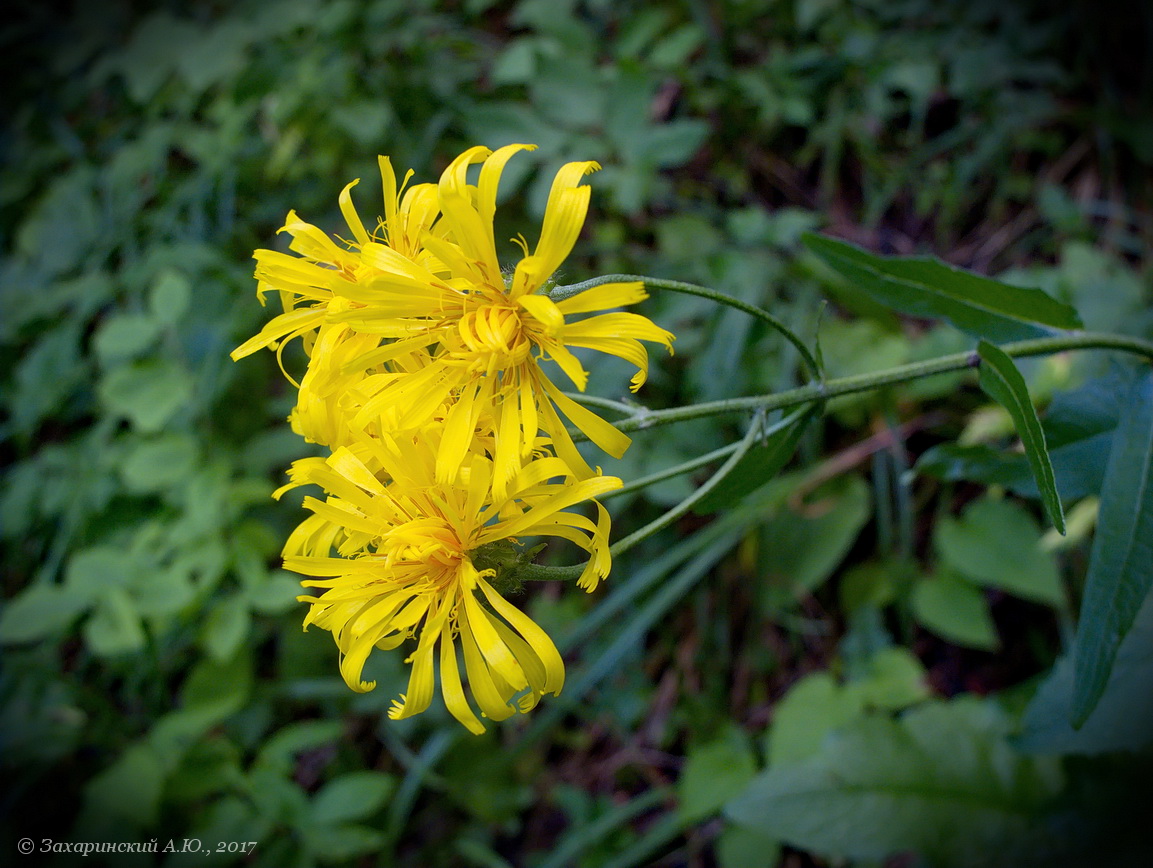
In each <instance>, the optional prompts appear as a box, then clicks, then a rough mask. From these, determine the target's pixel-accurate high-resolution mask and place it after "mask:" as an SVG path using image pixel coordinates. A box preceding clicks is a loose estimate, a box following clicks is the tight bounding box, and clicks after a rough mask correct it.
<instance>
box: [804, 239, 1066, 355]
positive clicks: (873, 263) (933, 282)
mask: <svg viewBox="0 0 1153 868" xmlns="http://www.w3.org/2000/svg"><path fill="white" fill-rule="evenodd" d="M802 240H803V241H804V242H805V245H806V246H807V247H808V248H809V249H810V250H812V251H813V253H815V254H816V255H817V256H818V257H820V259H821V261H823V262H824V263H825V264H826V265H828V266H829V267H831V268H832V269H834V270H835V271H837V272H838V273H839V274H841V275H842V276H844V277H845V278H846V279H848V280H850V281H852V283H853V285H854V286H855V287H857V288H859V289H861V290H863V291H864V292H866V293H867V294H868V295H869V296H871V297H872V298H874V299H876V300H877V301H879V302H881V303H882V304H884V305H886V306H888V307H890V308H893V309H894V310H898V311H900V312H901V313H906V314H911V315H912V316H922V317H930V318H933V319H944V320H947V321H948V322H950V323H952V324H953V325H954V326H956V327H957V328H959V329H961V330H962V331H965V332H968V333H969V334H971V335H975V336H976V337H979V338H986V339H988V340H991V341H1013V340H1023V339H1027V338H1037V337H1045V336H1048V335H1051V334H1052V333H1053V332H1054V331H1058V330H1062V329H1075V328H1080V327H1081V320H1080V318H1079V317H1078V316H1077V312H1076V311H1075V310H1074V309H1073V308H1071V307H1070V306H1069V305H1067V304H1062V303H1061V302H1059V301H1056V300H1055V299H1053V298H1051V297H1050V296H1048V295H1046V294H1045V293H1044V292H1042V291H1041V290H1039V289H1026V288H1023V287H1019V286H1012V285H1010V284H1007V283H1002V282H1001V281H999V280H993V279H992V278H989V277H983V276H981V275H978V274H973V273H972V272H969V271H963V270H961V269H959V268H954V267H952V266H950V265H946V264H945V263H943V262H940V261H939V260H936V259H931V258H928V257H887V258H882V257H880V256H874V255H872V254H871V253H868V252H866V251H864V250H862V249H861V248H859V247H855V246H854V245H852V244H846V243H845V242H843V241H836V240H834V239H832V238H826V237H824V236H820V235H812V234H806V235H805V236H803V239H802Z"/></svg>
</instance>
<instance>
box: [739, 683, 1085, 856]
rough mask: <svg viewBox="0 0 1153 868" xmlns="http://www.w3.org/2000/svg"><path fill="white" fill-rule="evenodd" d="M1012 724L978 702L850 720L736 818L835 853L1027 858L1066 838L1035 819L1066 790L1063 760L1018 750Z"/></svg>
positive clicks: (747, 798)
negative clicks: (1011, 743) (1060, 763)
mask: <svg viewBox="0 0 1153 868" xmlns="http://www.w3.org/2000/svg"><path fill="white" fill-rule="evenodd" d="M1007 728H1008V726H1007V722H1006V721H1005V720H1004V718H1003V716H1002V715H1000V714H999V713H998V712H997V710H996V708H995V707H994V706H992V705H991V704H988V703H983V702H981V701H979V700H975V699H972V698H962V699H958V700H953V701H951V702H931V703H926V704H924V705H920V706H918V707H916V708H914V709H912V710H910V711H908V712H906V713H905V714H904V715H902V717H901V718H900V719H899V720H891V719H889V718H888V717H883V716H876V717H873V716H870V717H864V718H859V719H857V720H854V721H851V722H850V723H848V724H847V725H846V726H844V727H843V728H841V729H840V730H838V731H836V732H835V733H833V734H832V735H830V736H829V737H828V738H827V739H826V740H825V741H823V742H822V744H821V749H820V753H819V754H817V755H816V756H813V757H810V758H809V759H807V760H805V761H803V762H800V763H789V764H781V765H770V766H769V768H768V770H767V771H766V772H764V773H763V774H761V775H759V776H758V777H757V778H756V779H755V780H754V781H753V783H752V784H751V785H750V786H749V788H748V789H747V790H746V791H745V792H744V793H742V794H741V795H740V796H739V797H738V798H736V799H734V800H733V801H732V802H730V803H729V804H728V806H727V807H726V814H727V815H728V816H729V817H730V818H731V819H732V820H733V821H734V822H736V823H739V824H740V825H743V826H749V827H751V828H756V829H759V830H760V831H761V833H762V834H764V835H771V836H773V837H776V838H779V839H780V840H782V841H784V842H785V843H786V844H789V845H791V846H793V847H799V848H803V849H806V850H811V851H814V853H816V854H817V855H820V856H824V857H826V858H833V859H846V858H847V859H869V860H872V859H877V860H879V859H885V858H887V857H889V856H891V855H893V854H896V853H903V852H910V851H911V852H914V853H916V854H918V855H920V856H921V857H922V858H923V859H924V860H925V861H926V862H928V863H929V864H932V865H934V866H938V868H948V866H958V868H961V866H965V868H972V866H976V865H982V864H990V863H989V862H988V860H989V859H990V858H991V855H992V854H996V856H997V858H998V860H1000V861H996V862H995V864H1004V865H1012V864H1019V860H1020V859H1021V858H1022V857H1025V856H1038V855H1041V854H1045V853H1047V852H1048V850H1050V849H1052V850H1053V852H1054V855H1056V854H1059V853H1060V852H1061V849H1060V848H1061V847H1062V846H1063V845H1064V844H1065V843H1066V842H1063V841H1061V840H1060V837H1059V835H1056V834H1053V830H1051V829H1048V828H1046V827H1045V826H1043V825H1042V824H1041V823H1038V822H1036V821H1035V819H1034V818H1035V817H1037V816H1038V815H1039V814H1040V812H1041V811H1042V810H1043V809H1044V807H1045V806H1046V804H1047V803H1048V802H1049V801H1050V799H1051V798H1052V797H1053V796H1054V795H1055V793H1056V791H1057V789H1058V788H1059V786H1060V776H1059V766H1057V764H1056V762H1055V761H1053V760H1048V759H1045V758H1039V757H1025V756H1021V755H1019V754H1017V753H1015V752H1014V751H1013V750H1012V749H1011V748H1010V746H1009V744H1008V742H1007V739H1006V730H1007Z"/></svg>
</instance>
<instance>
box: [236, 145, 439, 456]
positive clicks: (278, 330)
mask: <svg viewBox="0 0 1153 868" xmlns="http://www.w3.org/2000/svg"><path fill="white" fill-rule="evenodd" d="M379 165H380V173H381V178H382V182H383V183H382V186H383V192H384V212H385V214H384V217H382V218H380V219H379V221H378V223H377V225H376V227H375V229H374V231H373V232H372V234H371V235H370V234H369V233H368V231H367V230H366V229H365V227H364V223H363V221H362V220H361V219H360V216H359V215H358V214H357V212H356V209H355V208H354V207H353V205H352V196H351V190H352V188H353V187H355V186H356V185H357V184H358V183H359V179H358V180H355V181H353V182H351V183H350V184H348V185H347V186H346V187H345V188H344V190H343V191H342V192H341V194H340V197H339V203H340V209H341V212H342V213H343V214H344V217H345V220H346V222H347V223H348V228H349V232H350V233H351V239H350V240H348V241H339V243H338V241H333V240H332V239H331V238H329V237H328V236H327V235H325V234H324V232H322V231H321V230H320V229H318V228H317V227H316V226H313V225H312V224H311V223H306V222H304V221H303V220H301V219H300V218H299V217H298V216H297V214H296V212H295V211H290V212H289V214H288V218H287V220H286V221H285V224H284V226H282V227H281V228H280V230H279V231H280V232H287V233H288V234H289V235H290V236H291V237H292V241H291V243H290V244H289V249H290V250H291V251H292V252H293V253H294V254H296V255H291V254H287V253H281V252H279V251H276V250H257V251H256V252H255V253H254V258H255V259H256V279H257V296H258V298H259V299H260V301H261V303H262V304H263V303H264V297H265V295H266V294H267V293H268V292H272V291H275V292H277V293H278V294H279V296H280V300H281V304H282V306H283V309H284V313H282V314H280V315H279V316H276V317H274V318H273V319H272V320H271V321H270V322H269V323H268V324H267V325H266V326H265V327H264V328H263V329H261V331H260V333H259V334H257V335H255V336H254V337H252V338H250V339H249V340H247V341H245V342H244V343H243V344H241V345H240V346H239V347H237V348H236V349H235V350H233V351H232V358H233V359H234V360H236V359H241V358H243V357H245V356H248V355H251V354H252V353H254V352H256V351H257V350H260V349H263V348H265V347H270V348H275V349H276V354H277V359H278V361H279V360H280V358H281V354H282V353H283V351H284V347H285V346H286V345H287V344H288V343H289V342H290V341H292V340H294V339H295V338H298V337H299V338H302V339H303V341H304V346H305V350H306V351H307V352H308V355H309V364H308V369H307V370H306V371H305V374H304V376H303V378H302V379H301V381H300V383H299V384H297V383H296V382H295V380H293V383H294V385H297V386H298V387H299V390H300V392H299V397H298V401H297V405H296V407H295V409H294V410H293V413H292V417H291V419H292V424H293V428H294V430H296V431H297V433H299V434H301V435H303V436H304V437H305V438H306V439H308V440H311V441H314V442H316V443H322V444H325V445H328V446H333V447H336V446H339V445H341V444H343V443H346V442H348V440H349V433H350V432H349V429H348V422H349V420H350V419H351V417H352V414H353V413H354V412H355V409H356V404H355V398H356V393H355V390H356V389H357V387H359V386H361V385H362V383H363V381H364V380H365V378H366V377H367V376H368V375H369V373H370V372H369V368H370V367H371V366H373V365H375V366H381V365H385V364H388V365H389V366H390V368H391V369H392V370H397V371H405V370H412V369H414V368H419V367H421V365H422V362H423V360H424V359H426V358H427V353H424V354H423V355H422V351H421V349H422V345H421V344H419V342H416V343H413V342H410V343H405V342H403V341H392V342H391V343H390V344H389V346H388V347H386V348H384V349H383V350H381V343H382V341H384V340H385V339H386V338H388V337H394V338H395V337H402V336H403V334H397V333H394V334H391V335H389V334H387V333H386V332H381V331H380V330H376V331H374V332H373V333H371V334H367V333H361V332H357V331H354V330H353V329H352V328H350V327H349V326H348V325H347V324H345V323H341V322H337V321H334V316H335V315H336V314H338V313H340V312H341V311H344V310H347V309H348V308H349V307H351V306H354V305H357V306H363V305H364V304H365V303H367V302H368V301H371V300H378V299H379V298H380V297H381V294H382V293H383V292H386V291H387V288H391V289H392V290H393V291H395V290H398V289H399V291H401V292H404V291H406V290H411V289H412V286H411V281H409V282H408V283H405V282H404V281H403V279H401V278H398V277H397V276H396V273H397V271H398V266H397V265H396V262H397V261H398V260H403V261H405V262H411V263H412V264H415V265H419V266H420V267H421V268H424V269H429V270H431V271H433V272H441V271H443V267H442V266H440V265H439V264H438V263H437V262H436V261H435V258H434V257H432V255H431V254H430V253H428V251H426V250H425V249H424V248H423V247H422V246H421V243H420V239H421V238H423V237H425V236H426V235H428V234H429V233H432V232H434V231H435V229H434V227H435V223H436V220H437V217H438V216H439V210H438V209H439V206H438V203H437V190H436V185H435V184H417V185H415V186H412V187H407V182H408V179H409V178H411V177H412V172H411V171H409V173H408V175H407V176H406V178H405V183H404V184H402V185H401V186H400V187H399V189H398V186H397V183H396V176H395V174H394V173H393V170H392V164H391V163H390V162H389V160H388V158H387V157H380V158H379ZM406 187H407V189H405V188H406ZM381 264H387V265H388V266H389V268H388V269H387V270H386V269H383V268H381V267H380V266H381ZM399 270H403V269H399ZM398 281H399V283H398ZM337 289H339V290H340V291H339V293H338V292H337V291H336V290H337ZM373 351H375V355H374V356H373V357H372V358H368V357H367V356H366V354H368V353H372V352H373ZM362 360H364V361H362ZM350 362H356V363H357V364H352V365H350ZM281 370H284V366H283V364H281ZM381 370H383V368H381ZM285 376H288V374H287V372H285ZM289 379H290V380H292V377H291V376H289ZM350 402H351V403H350ZM348 407H351V409H346V408H348Z"/></svg>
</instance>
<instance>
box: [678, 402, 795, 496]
mask: <svg viewBox="0 0 1153 868" xmlns="http://www.w3.org/2000/svg"><path fill="white" fill-rule="evenodd" d="M811 418H812V413H811V412H806V413H805V414H804V415H802V416H801V418H800V419H799V420H797V421H796V422H794V423H793V424H792V425H788V426H786V427H784V428H782V429H781V430H779V431H776V432H774V433H773V434H770V435H769V436H768V437H765V438H764V439H763V440H761V441H760V442H759V443H758V444H757V445H756V446H754V447H753V448H752V449H750V450H749V451H748V452H747V453H745V456H744V457H743V458H741V460H740V461H738V462H737V463H736V466H734V467H733V469H732V470H730V471H729V473H728V475H727V476H726V477H725V478H724V479H722V480H721V482H720V483H719V484H718V485H717V487H716V488H714V489H713V490H712V491H710V492H709V493H708V494H707V495H705V496H704V497H703V498H702V499H701V500H700V501H699V502H697V504H696V505H695V506H694V507H693V512H695V513H696V514H697V515H708V514H710V513H713V512H716V511H717V510H719V509H725V508H727V507H729V506H731V505H732V504H734V503H736V502H737V501H738V500H740V499H741V498H742V497H744V496H745V495H746V494H748V493H749V492H752V491H755V490H756V489H758V488H760V487H761V486H762V485H764V484H765V483H766V482H768V481H769V480H770V479H772V478H773V477H774V476H776V475H777V472H778V471H779V470H780V469H781V468H782V467H784V466H785V464H786V463H787V462H788V460H789V459H790V458H792V457H793V453H794V452H796V451H797V442H798V441H799V440H800V439H801V435H802V434H803V433H804V431H805V427H806V426H807V425H808V423H809V419H811Z"/></svg>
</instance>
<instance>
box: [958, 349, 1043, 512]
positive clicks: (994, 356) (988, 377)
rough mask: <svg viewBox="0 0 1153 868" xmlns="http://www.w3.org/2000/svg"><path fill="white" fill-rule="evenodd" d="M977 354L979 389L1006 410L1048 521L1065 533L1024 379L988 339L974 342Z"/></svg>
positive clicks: (1035, 412) (1040, 432)
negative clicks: (1031, 473)
mask: <svg viewBox="0 0 1153 868" xmlns="http://www.w3.org/2000/svg"><path fill="white" fill-rule="evenodd" d="M977 354H978V355H979V356H980V357H981V368H980V371H979V377H980V383H981V388H982V389H983V390H984V392H985V394H987V395H988V396H989V397H990V398H992V399H993V400H995V401H996V402H997V403H999V404H1000V405H1001V406H1002V407H1004V408H1005V409H1006V410H1008V411H1009V415H1010V416H1012V417H1013V424H1014V425H1015V426H1016V428H1017V436H1018V437H1020V438H1021V443H1022V445H1023V446H1024V447H1025V457H1026V458H1028V460H1029V466H1030V467H1031V468H1032V470H1033V478H1034V479H1035V480H1036V481H1037V489H1038V491H1040V492H1041V503H1043V504H1044V505H1045V512H1046V513H1047V514H1048V516H1049V521H1051V522H1053V526H1054V527H1055V528H1057V530H1058V531H1060V532H1061V533H1062V534H1063V533H1065V512H1064V510H1063V509H1062V508H1061V497H1060V495H1058V494H1057V482H1056V480H1055V479H1054V478H1053V465H1052V464H1051V463H1050V461H1049V450H1048V448H1047V447H1046V445H1045V432H1044V431H1042V430H1041V423H1040V422H1039V421H1038V420H1037V411H1036V409H1034V407H1033V399H1032V398H1030V397H1029V389H1028V387H1027V386H1026V385H1025V378H1024V377H1022V376H1021V372H1020V371H1018V370H1017V366H1016V365H1014V364H1013V360H1012V359H1011V358H1009V357H1008V356H1007V355H1006V354H1005V352H1004V351H1003V350H1002V349H1001V348H1000V347H996V346H994V345H993V344H991V343H989V342H988V341H981V342H980V343H979V344H977Z"/></svg>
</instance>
